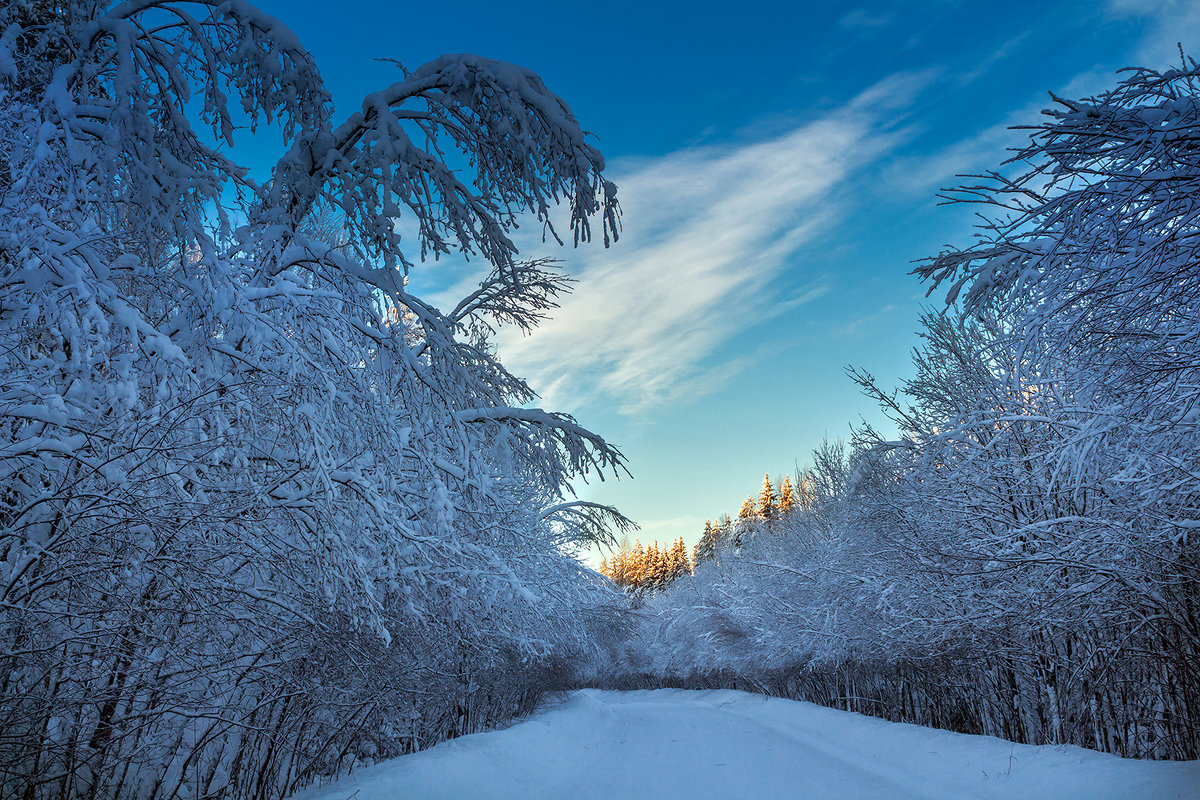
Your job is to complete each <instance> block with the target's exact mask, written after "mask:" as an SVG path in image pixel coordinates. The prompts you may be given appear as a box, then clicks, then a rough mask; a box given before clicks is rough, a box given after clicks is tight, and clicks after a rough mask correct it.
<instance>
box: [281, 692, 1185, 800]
mask: <svg viewBox="0 0 1200 800" xmlns="http://www.w3.org/2000/svg"><path fill="white" fill-rule="evenodd" d="M299 798H303V800H346V799H347V798H354V800H432V799H433V798H445V800H467V799H468V798H496V799H497V800H498V799H499V798H506V799H507V798H520V799H521V800H537V799H538V798H621V800H630V799H631V798H652V800H675V798H680V799H681V800H682V799H685V798H686V800H700V798H749V799H751V800H766V798H788V799H789V800H824V799H825V798H829V800H834V799H835V798H836V800H852V799H853V798H887V800H916V798H921V799H922V800H925V799H929V800H934V799H936V800H964V799H965V798H980V799H982V798H997V799H999V798H1005V799H1006V800H1008V799H1009V798H1046V800H1066V799H1067V798H1081V799H1082V798H1087V800H1102V799H1103V798H1111V800H1117V799H1118V798H1120V799H1121V800H1142V799H1143V798H1145V800H1151V799H1153V800H1160V799H1161V800H1167V799H1168V798H1200V762H1188V763H1165V762H1145V761H1129V760H1123V759H1119V758H1115V757H1113V756H1107V755H1103V754H1100V753H1095V752H1092V751H1090V750H1083V749H1080V748H1077V747H1061V748H1057V747H1029V746H1024V745H1014V744H1012V743H1010V742H1006V741H1003V740H1001V739H994V738H991V737H986V736H964V735H961V734H954V733H947V732H945V731H937V730H931V729H929V728H921V727H917V726H914V725H898V724H893V723H889V722H884V721H882V720H878V719H872V718H869V717H864V716H861V715H858V714H850V713H846V712H842V711H834V710H831V709H827V708H821V707H819V706H815V705H811V704H809V703H798V702H794V701H791V700H780V699H774V698H770V699H768V698H764V697H760V696H758V695H750V694H745V693H742V692H732V691H703V692H701V691H682V690H673V689H660V690H656V691H641V692H600V691H594V690H586V691H580V692H574V693H572V694H570V695H568V696H567V697H566V698H565V699H564V700H563V701H561V702H559V703H556V704H551V705H549V706H548V707H547V708H545V709H544V710H542V711H540V712H539V713H537V714H535V715H534V716H532V717H530V718H529V719H527V720H524V721H522V722H520V723H518V724H516V725H514V726H512V727H511V728H508V729H506V730H502V731H494V732H491V733H480V734H475V735H473V736H466V737H463V738H461V739H457V740H454V741H451V742H446V743H444V744H441V745H439V746H437V747H434V748H432V749H430V750H427V751H425V752H422V753H417V754H415V755H410V756H405V757H404V758H400V759H396V760H395V761H390V762H387V763H384V764H378V765H376V766H373V767H370V768H366V769H361V770H358V771H356V772H355V773H354V774H353V775H352V776H350V777H348V778H344V779H342V780H341V781H338V782H337V783H335V784H333V785H330V786H325V787H321V788H315V789H309V790H307V791H305V792H303V793H301V794H300V795H297V800H299Z"/></svg>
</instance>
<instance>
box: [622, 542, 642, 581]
mask: <svg viewBox="0 0 1200 800" xmlns="http://www.w3.org/2000/svg"><path fill="white" fill-rule="evenodd" d="M625 572H626V577H625V582H626V584H627V585H629V586H632V587H633V588H635V589H636V588H638V587H640V586H641V585H642V583H643V581H645V579H646V548H644V547H642V540H641V539H638V540H636V541H635V542H634V543H633V550H632V551H630V553H629V566H628V567H627V568H626V571H625Z"/></svg>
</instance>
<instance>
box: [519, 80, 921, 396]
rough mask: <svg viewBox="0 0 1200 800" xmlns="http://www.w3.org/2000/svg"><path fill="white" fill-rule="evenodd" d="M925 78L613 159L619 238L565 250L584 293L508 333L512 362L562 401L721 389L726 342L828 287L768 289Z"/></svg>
mask: <svg viewBox="0 0 1200 800" xmlns="http://www.w3.org/2000/svg"><path fill="white" fill-rule="evenodd" d="M927 80H928V76H924V75H920V76H914V75H902V76H896V77H894V78H891V79H888V80H886V81H884V82H882V83H880V84H878V85H876V86H875V87H873V88H872V89H870V90H868V91H867V92H864V93H863V94H862V95H860V96H859V97H858V98H856V99H855V100H854V101H853V102H851V103H850V104H848V105H847V106H846V107H844V108H842V109H839V110H837V111H834V112H831V113H828V114H826V115H825V116H823V117H822V118H820V119H817V120H814V121H811V122H809V123H807V124H804V125H802V126H800V127H797V128H794V129H792V130H790V131H787V132H785V133H783V134H781V135H777V136H775V137H773V138H770V139H768V140H766V141H759V142H754V143H750V144H743V145H740V146H728V147H703V148H694V149H689V150H685V151H682V152H679V153H675V154H673V155H670V156H667V157H665V158H662V159H658V160H654V161H640V162H636V163H634V164H627V165H625V166H624V168H622V165H620V164H616V165H614V167H613V168H612V170H611V172H612V174H613V177H614V179H615V180H616V182H617V183H618V185H619V186H620V197H621V203H622V207H623V209H624V225H625V228H624V232H623V235H622V237H621V241H620V242H619V243H618V244H617V245H616V246H614V247H613V248H611V249H609V250H600V249H599V248H584V249H580V250H577V251H573V252H572V253H571V254H570V255H569V256H568V259H567V265H566V266H567V268H568V271H569V272H570V273H571V274H572V275H573V276H575V277H576V278H578V281H579V283H578V285H577V286H576V288H575V292H574V293H573V294H572V295H570V296H569V297H567V298H566V299H565V301H564V302H563V305H562V308H561V309H559V310H558V311H557V312H556V313H555V314H554V316H553V318H552V319H550V320H547V321H546V322H545V323H544V324H542V325H541V326H540V327H539V328H538V329H537V330H536V331H535V332H534V333H533V334H532V335H530V336H528V337H522V336H521V335H520V334H519V333H516V332H512V331H508V332H505V333H504V334H503V335H502V336H501V337H500V341H499V346H500V353H501V357H502V358H503V360H504V363H505V364H506V365H507V366H508V367H509V368H510V369H512V370H513V371H514V372H515V373H516V374H518V375H521V376H523V377H525V378H527V379H529V381H530V383H531V385H532V386H534V387H535V388H537V389H538V390H539V391H540V392H541V393H542V395H543V397H544V398H545V401H546V403H547V404H549V405H551V406H554V407H556V408H558V407H566V408H571V407H578V406H579V405H580V404H581V403H582V402H583V401H584V399H585V398H586V399H588V400H590V401H591V402H607V403H610V404H613V405H615V407H617V408H619V409H620V410H622V411H623V412H626V413H636V412H639V411H642V410H645V409H648V408H651V407H654V406H657V405H659V404H661V403H664V402H668V401H670V400H673V399H677V398H679V397H681V396H685V395H688V394H693V393H700V392H704V391H707V390H711V389H713V388H715V387H716V386H717V385H719V384H720V382H721V381H722V378H727V377H728V376H729V375H730V374H732V373H734V372H736V365H722V364H718V363H714V354H715V353H716V351H717V350H718V348H719V347H720V346H721V345H722V344H723V343H724V342H726V341H727V340H729V339H730V338H731V337H733V336H734V335H736V334H738V333H739V332H741V331H742V330H744V329H746V328H747V327H750V326H752V325H754V324H756V323H757V322H758V321H761V320H762V319H765V318H767V317H770V316H774V315H776V314H779V313H783V312H784V311H786V310H789V309H791V308H795V307H796V306H798V305H801V304H803V303H806V302H811V301H813V300H816V299H817V298H819V297H821V296H822V295H823V294H825V293H826V292H828V291H829V289H830V286H829V280H828V278H827V276H822V275H812V276H805V278H806V280H795V279H792V280H789V281H788V286H789V287H793V286H795V285H799V284H804V285H800V286H799V288H793V289H791V291H790V292H788V293H787V294H786V295H784V293H781V292H780V291H779V289H778V287H777V286H776V287H772V284H773V283H775V282H777V281H779V280H780V279H781V276H782V275H783V273H784V272H785V270H787V269H789V268H795V265H796V262H797V260H798V259H797V254H798V253H800V252H801V251H802V249H803V248H804V247H805V246H806V245H809V244H811V243H812V241H813V239H814V237H816V236H817V234H818V233H819V232H820V231H822V230H825V229H827V228H828V227H830V226H831V225H833V224H835V223H837V222H838V221H839V220H840V216H839V214H840V212H841V208H840V206H839V204H838V202H837V192H836V190H837V188H838V186H839V185H840V184H842V182H843V181H845V180H846V178H847V177H848V176H849V175H850V174H851V173H852V172H854V171H855V170H857V169H861V168H862V167H864V166H865V165H867V164H870V163H872V162H875V161H877V160H878V159H879V157H880V156H881V155H882V154H883V153H885V152H886V151H888V149H889V148H891V147H892V146H893V145H894V144H895V141H896V139H897V138H898V136H899V134H897V133H895V130H896V127H895V125H896V123H897V120H898V119H899V118H900V117H901V116H902V115H901V114H900V110H901V109H903V108H904V107H906V106H907V105H908V103H909V102H910V101H911V100H912V97H913V96H914V94H915V93H916V92H917V91H919V90H920V89H921V88H922V87H923V85H924V84H925V82H927ZM522 250H523V252H524V253H526V254H529V253H530V252H531V251H530V250H528V249H526V248H522Z"/></svg>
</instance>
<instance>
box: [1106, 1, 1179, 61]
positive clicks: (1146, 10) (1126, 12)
mask: <svg viewBox="0 0 1200 800" xmlns="http://www.w3.org/2000/svg"><path fill="white" fill-rule="evenodd" d="M1107 5H1108V12H1109V14H1110V15H1112V16H1115V17H1132V18H1140V19H1144V20H1147V21H1149V23H1150V25H1149V27H1148V29H1147V30H1146V32H1145V33H1144V34H1143V35H1142V36H1141V37H1140V39H1139V41H1138V45H1137V48H1136V50H1135V51H1134V53H1133V57H1134V58H1135V59H1136V61H1137V64H1136V66H1145V67H1152V68H1155V69H1161V68H1165V67H1167V66H1169V65H1172V64H1178V62H1179V44H1180V43H1182V44H1183V47H1184V52H1186V53H1187V54H1188V55H1189V56H1191V57H1192V58H1197V53H1196V52H1194V51H1193V50H1190V49H1189V48H1195V47H1197V41H1198V40H1200V4H1197V3H1196V2H1195V0H1108V4H1107Z"/></svg>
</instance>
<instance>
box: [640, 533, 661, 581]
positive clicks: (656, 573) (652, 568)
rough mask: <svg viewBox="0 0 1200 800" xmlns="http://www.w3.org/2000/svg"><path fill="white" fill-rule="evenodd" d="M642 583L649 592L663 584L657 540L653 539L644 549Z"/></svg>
mask: <svg viewBox="0 0 1200 800" xmlns="http://www.w3.org/2000/svg"><path fill="white" fill-rule="evenodd" d="M643 582H644V583H645V586H646V588H647V589H649V590H654V589H657V588H659V587H660V586H661V585H662V583H663V572H662V555H661V554H660V553H659V550H658V540H657V539H655V540H654V541H652V542H651V543H650V547H648V548H647V549H646V569H645V574H644V577H643Z"/></svg>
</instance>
